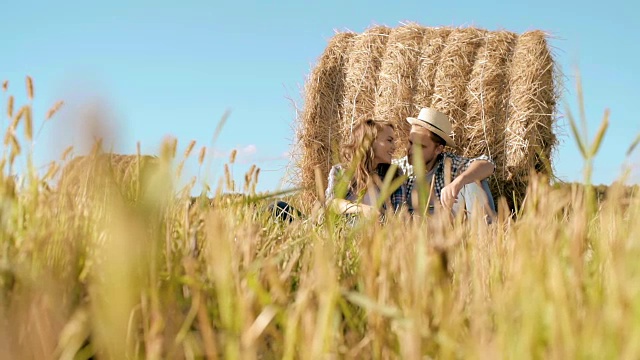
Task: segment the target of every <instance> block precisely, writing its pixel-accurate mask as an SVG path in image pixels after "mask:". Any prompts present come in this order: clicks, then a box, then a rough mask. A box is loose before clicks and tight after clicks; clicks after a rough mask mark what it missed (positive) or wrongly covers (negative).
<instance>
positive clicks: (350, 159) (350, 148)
mask: <svg viewBox="0 0 640 360" xmlns="http://www.w3.org/2000/svg"><path fill="white" fill-rule="evenodd" d="M385 126H390V127H391V128H392V129H394V131H395V128H394V126H393V124H392V123H390V122H388V121H376V120H372V119H366V120H364V121H359V122H358V123H357V124H356V125H355V126H354V127H353V131H352V134H351V137H350V138H349V140H348V141H347V143H346V144H344V146H343V148H342V158H343V160H344V165H345V166H346V167H347V172H348V173H352V174H353V177H352V180H351V186H350V190H351V191H352V192H353V193H354V194H356V195H357V196H358V197H361V196H363V195H364V194H365V192H366V191H367V188H368V186H369V185H370V184H371V182H372V180H380V179H379V177H378V173H380V174H381V176H384V174H385V173H386V171H387V170H388V169H389V164H378V166H377V167H375V168H374V166H373V161H374V158H375V154H374V153H373V142H374V141H375V139H376V138H377V137H378V132H379V131H380V130H381V129H383V128H384V127H385Z"/></svg>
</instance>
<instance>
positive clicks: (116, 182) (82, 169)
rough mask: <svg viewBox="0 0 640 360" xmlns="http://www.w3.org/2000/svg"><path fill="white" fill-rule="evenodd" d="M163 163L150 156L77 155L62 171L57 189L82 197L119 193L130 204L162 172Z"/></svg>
mask: <svg viewBox="0 0 640 360" xmlns="http://www.w3.org/2000/svg"><path fill="white" fill-rule="evenodd" d="M159 161H160V160H159V158H157V157H155V156H149V155H142V156H137V155H121V154H112V153H108V154H100V155H87V156H77V157H74V158H73V159H71V161H69V162H68V163H67V164H66V165H65V166H64V168H63V169H62V172H61V175H60V180H59V182H58V186H57V187H58V189H59V190H60V191H62V192H65V193H68V194H72V195H82V196H91V195H92V194H91V193H95V192H101V193H102V192H105V191H111V190H116V191H118V192H119V193H120V194H121V195H122V197H123V198H124V199H125V200H126V201H129V202H135V201H137V200H138V199H139V197H140V195H141V194H142V190H143V188H144V186H145V184H147V182H148V180H149V179H150V176H152V175H153V174H154V173H155V172H156V171H158V169H159Z"/></svg>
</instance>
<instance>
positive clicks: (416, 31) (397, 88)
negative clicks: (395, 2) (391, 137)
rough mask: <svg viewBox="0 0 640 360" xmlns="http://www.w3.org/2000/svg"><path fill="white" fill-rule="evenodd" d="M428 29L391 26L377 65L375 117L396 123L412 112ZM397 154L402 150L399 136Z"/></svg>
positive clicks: (412, 25)
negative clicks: (423, 44)
mask: <svg viewBox="0 0 640 360" xmlns="http://www.w3.org/2000/svg"><path fill="white" fill-rule="evenodd" d="M426 31H427V29H425V28H423V27H421V26H419V25H416V24H408V25H406V26H402V27H399V28H396V29H393V30H392V31H391V33H390V34H389V41H388V42H387V48H386V52H385V54H384V57H383V60H382V64H381V67H380V74H379V80H378V91H377V92H376V100H375V103H376V106H375V114H374V117H375V118H376V119H382V120H387V121H391V122H394V123H396V125H400V124H399V123H398V120H399V119H403V118H404V119H406V118H407V117H408V116H411V114H412V113H413V112H414V110H415V107H414V105H413V97H414V95H415V93H416V89H417V88H418V79H419V78H418V69H419V64H420V59H421V50H422V49H421V48H422V40H423V38H424V36H425V32H426ZM396 140H397V145H400V146H397V149H398V154H400V151H403V150H404V149H403V148H404V146H402V144H401V143H402V142H403V140H404V139H402V138H400V137H399V138H398V139H396Z"/></svg>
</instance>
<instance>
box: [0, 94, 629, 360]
mask: <svg viewBox="0 0 640 360" xmlns="http://www.w3.org/2000/svg"><path fill="white" fill-rule="evenodd" d="M11 102H12V101H11ZM16 108H17V107H16ZM23 109H24V110H23ZM8 112H9V115H10V118H11V119H12V122H10V127H9V129H7V135H6V137H5V149H4V150H5V151H4V157H3V159H2V164H1V165H2V167H1V170H2V174H1V177H0V222H1V227H0V358H2V359H48V358H56V359H58V358H60V359H86V358H90V357H95V358H101V359H108V358H112V359H125V358H149V359H159V358H168V359H194V358H204V357H206V358H211V359H216V358H222V359H238V358H242V359H271V358H274V359H280V358H284V359H298V358H300V359H318V358H357V359H362V358H365V359H367V358H374V359H378V358H381V359H386V358H406V359H418V358H420V359H423V358H445V359H447V358H491V359H496V358H555V359H569V358H605V359H609V358H629V359H632V358H639V357H640V262H639V261H638V259H639V258H640V242H639V241H638V234H640V196H638V192H637V188H625V187H623V186H617V185H614V186H611V187H609V188H608V189H607V194H606V197H604V196H596V193H595V192H594V191H593V188H592V187H591V186H590V185H589V182H590V175H589V173H590V166H591V165H590V164H591V161H592V159H593V156H595V155H596V153H597V148H598V146H599V143H600V141H601V138H602V136H604V133H605V131H606V120H605V121H604V122H603V124H604V125H603V128H602V129H605V130H602V131H600V132H598V134H600V136H599V137H598V136H597V137H596V139H595V141H594V142H593V143H589V142H587V141H585V139H586V137H582V138H581V137H580V134H578V131H577V130H576V131H575V135H576V136H577V139H578V140H579V146H580V147H581V148H583V149H582V150H583V155H584V156H585V169H586V172H585V174H586V175H585V184H586V185H579V184H571V185H566V186H558V185H551V184H550V181H549V180H548V179H544V178H538V177H534V178H533V179H532V181H531V183H530V186H529V188H528V190H527V191H528V192H527V198H526V201H525V202H524V205H523V206H522V208H520V209H518V211H517V213H515V214H514V213H511V212H508V211H504V209H505V208H506V202H505V201H504V200H503V201H501V202H500V203H499V205H500V211H499V213H498V216H497V218H496V219H495V221H494V222H493V223H492V224H491V225H486V224H485V223H484V222H483V221H482V220H480V219H476V218H471V219H468V220H467V221H465V222H462V221H461V219H454V220H451V219H449V218H448V217H443V216H436V217H432V218H416V219H413V220H410V219H408V218H406V217H404V216H392V215H389V216H387V217H386V219H385V221H384V223H381V222H380V221H378V219H362V220H361V221H359V222H356V223H355V224H351V223H348V222H346V221H344V220H343V219H342V218H340V217H338V216H334V214H330V213H325V212H323V211H322V207H320V206H315V207H314V206H301V205H302V204H298V203H297V202H296V194H295V193H293V194H285V196H286V197H287V198H288V199H289V200H290V201H292V202H293V203H294V204H295V205H297V206H300V207H301V208H304V209H305V212H306V213H307V214H309V216H308V217H306V218H304V219H301V220H298V221H294V222H292V223H290V224H289V223H284V222H279V221H276V220H274V219H273V217H271V216H270V214H269V213H268V212H267V211H264V208H265V205H266V204H267V203H268V202H269V201H271V200H273V196H274V195H269V194H256V193H255V192H254V191H253V189H254V188H255V182H256V181H258V175H257V173H256V171H253V172H251V173H250V174H247V175H246V176H245V177H244V179H230V178H226V179H222V180H223V181H222V182H221V183H220V184H221V185H219V186H218V185H217V183H216V184H211V187H212V193H213V194H215V196H213V198H212V199H209V198H206V199H205V198H204V197H203V198H198V199H192V198H191V196H190V195H189V192H190V191H189V190H190V189H189V188H186V189H175V188H173V185H172V181H170V180H168V179H171V176H168V175H167V174H173V173H175V172H176V171H178V168H180V167H181V166H180V163H181V162H182V161H183V158H184V157H186V156H191V154H190V153H189V154H184V157H183V156H177V154H176V153H175V148H176V147H175V143H165V144H163V151H162V152H161V154H160V156H159V158H158V159H157V166H155V167H154V168H153V169H152V170H148V171H150V172H151V173H149V174H144V173H146V172H147V170H146V169H143V167H142V166H139V165H138V164H141V162H140V161H129V162H126V164H125V165H122V166H126V167H128V168H127V169H122V168H119V167H118V166H113V167H104V166H101V164H102V163H100V162H97V163H96V164H95V168H94V170H93V171H106V172H104V173H102V175H103V176H100V177H96V178H103V179H107V181H104V182H101V183H99V184H98V183H96V182H91V181H88V182H82V181H81V182H73V183H72V182H69V183H65V182H62V183H61V185H60V186H55V185H52V184H54V182H52V181H51V180H52V179H56V178H58V177H59V175H60V171H59V170H58V167H57V165H54V166H52V167H51V169H50V171H48V172H46V173H44V174H39V173H38V172H36V171H35V170H34V168H33V165H32V162H31V160H30V159H31V153H30V150H29V149H30V145H29V144H28V142H30V141H31V139H32V136H33V128H34V124H33V121H34V120H33V119H31V109H30V106H29V105H27V106H25V107H22V108H20V109H19V110H17V111H13V105H11V109H9V111H8ZM574 129H576V127H575V126H574ZM18 131H19V132H20V133H21V134H22V133H23V131H24V136H21V138H22V137H24V141H26V142H27V143H23V144H20V142H19V141H18V136H17V135H16V134H17V132H18ZM598 139H600V140H598ZM632 150H633V146H632V148H630V152H631V151H632ZM98 152H99V148H98V147H97V148H96V149H95V153H96V154H97V153H98ZM193 156H197V154H194V155H193ZM205 158H206V155H205V154H200V159H199V160H200V163H202V162H203V161H205ZM17 159H22V160H26V161H25V162H26V163H27V164H28V167H27V170H26V171H25V173H24V174H22V175H23V178H21V181H16V178H15V177H13V176H11V174H12V171H13V166H14V163H15V162H16V161H17ZM96 159H99V157H96ZM132 159H133V160H136V159H137V156H136V155H133V158H132ZM229 162H230V165H231V163H232V162H233V160H232V159H230V161H229ZM63 164H64V163H63V162H62V161H61V165H63ZM113 170H115V171H116V172H117V171H124V170H126V171H127V173H128V174H129V175H128V176H127V179H128V180H127V181H109V180H108V179H110V178H111V177H112V171H113ZM143 174H144V175H145V176H143ZM114 178H116V179H118V176H117V174H116V176H114ZM233 180H235V181H239V182H240V183H242V182H244V183H245V184H244V185H245V186H244V188H245V190H246V193H245V195H244V196H225V195H223V193H224V192H225V189H226V187H228V186H229V185H230V184H228V183H230V182H231V181H233ZM210 196H211V194H210ZM194 200H195V201H194Z"/></svg>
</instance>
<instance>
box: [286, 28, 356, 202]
mask: <svg viewBox="0 0 640 360" xmlns="http://www.w3.org/2000/svg"><path fill="white" fill-rule="evenodd" d="M355 35H356V34H354V33H339V34H336V35H335V36H334V37H333V38H332V39H331V41H330V42H329V45H328V46H327V49H326V50H325V51H324V53H323V54H322V56H321V57H320V60H319V62H318V66H316V68H315V69H313V71H312V72H311V75H310V76H309V78H308V80H307V83H306V86H305V104H306V105H305V110H304V112H303V113H302V114H301V117H300V119H299V124H300V126H299V127H298V129H297V135H296V136H297V141H298V147H297V149H296V150H297V151H295V152H294V157H295V160H296V164H297V170H298V171H295V174H294V175H293V176H295V177H297V179H298V181H296V182H297V183H298V182H299V183H302V184H305V185H308V186H313V185H314V183H315V169H316V168H319V169H321V170H322V171H324V172H325V173H327V172H328V170H326V169H328V168H330V167H331V165H332V163H333V162H335V161H337V154H338V150H337V149H338V148H339V146H340V144H341V143H342V139H341V135H340V131H341V128H342V113H343V108H342V99H343V94H344V82H345V71H346V66H345V64H346V61H347V53H348V52H349V50H350V48H351V46H352V41H351V39H352V38H353V37H355ZM305 194H306V195H307V196H306V197H307V198H308V199H307V200H308V201H312V198H313V197H314V196H315V195H314V193H313V191H311V192H310V191H305Z"/></svg>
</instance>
